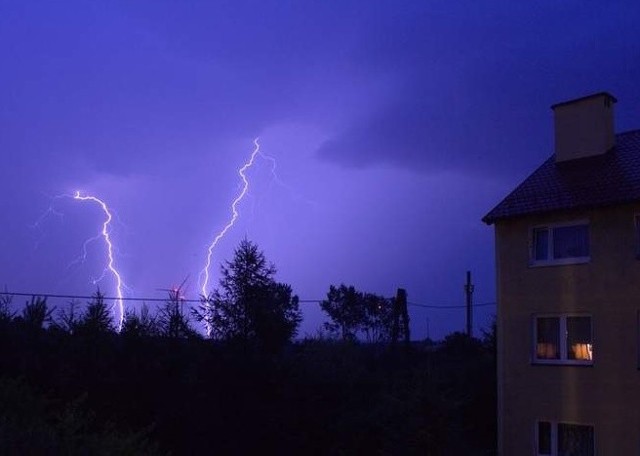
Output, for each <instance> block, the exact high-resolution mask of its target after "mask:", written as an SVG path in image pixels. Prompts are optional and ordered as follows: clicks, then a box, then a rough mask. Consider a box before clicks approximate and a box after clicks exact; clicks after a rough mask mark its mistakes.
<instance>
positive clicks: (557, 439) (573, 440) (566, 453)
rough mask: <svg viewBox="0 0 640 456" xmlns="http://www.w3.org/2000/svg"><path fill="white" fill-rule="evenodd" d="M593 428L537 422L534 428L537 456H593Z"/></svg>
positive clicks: (581, 425) (582, 425)
mask: <svg viewBox="0 0 640 456" xmlns="http://www.w3.org/2000/svg"><path fill="white" fill-rule="evenodd" d="M594 436H595V432H594V428H593V426H588V425H584V424H570V423H553V422H550V421H539V422H538V423H537V426H536V446H537V448H536V454H537V455H538V456H593V455H594V454H595V440H594Z"/></svg>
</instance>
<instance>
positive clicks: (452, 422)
mask: <svg viewBox="0 0 640 456" xmlns="http://www.w3.org/2000/svg"><path fill="white" fill-rule="evenodd" d="M299 304H300V302H299V300H298V298H297V297H296V296H295V295H294V294H293V292H292V290H291V287H289V286H288V285H287V284H283V283H279V282H277V281H276V280H275V268H274V267H273V265H271V264H270V263H269V262H268V261H267V260H266V259H265V257H264V255H263V254H262V252H261V251H260V250H259V249H258V248H257V246H256V245H255V244H253V243H251V242H249V241H243V242H242V243H241V244H240V245H239V247H238V249H237V250H236V251H235V253H234V257H233V258H232V259H231V261H229V262H225V264H224V265H223V267H222V278H221V280H220V286H219V287H218V288H217V289H216V290H215V291H214V292H213V293H212V294H211V295H210V296H209V297H207V300H206V301H205V300H203V301H202V302H200V304H199V305H198V306H195V307H194V308H188V307H187V305H186V303H185V302H184V301H183V300H182V299H181V290H179V289H178V290H173V291H171V292H170V294H169V298H168V299H167V301H166V303H164V304H163V305H162V306H160V308H159V309H158V311H157V312H151V311H150V310H149V308H148V307H147V306H142V308H141V309H140V310H139V311H137V312H133V311H131V312H128V313H127V314H126V316H125V319H124V324H123V326H122V329H121V331H120V333H119V334H118V333H117V332H116V330H115V328H114V325H113V322H112V318H111V312H110V310H111V309H110V306H109V303H107V302H106V301H105V299H104V296H103V295H102V294H101V293H100V292H96V294H95V295H94V296H93V299H91V300H90V302H89V303H86V304H85V305H80V304H79V303H69V304H68V305H66V306H64V307H62V308H59V309H55V308H52V307H50V306H49V305H48V303H47V301H46V299H44V298H42V297H33V298H31V299H30V300H29V301H27V302H26V304H25V306H24V307H23V308H22V309H21V310H20V311H17V310H15V309H14V307H13V304H12V302H11V299H10V297H9V296H6V295H5V296H3V297H2V298H1V299H0V454H69V455H76V454H78V455H82V454H104V455H111V454H125V455H126V454H130V455H134V454H135V455H138V454H140V455H145V454H211V453H214V454H223V455H241V454H265V453H266V454H318V455H338V454H409V455H410V454H421V455H432V456H439V455H453V456H455V455H469V454H477V455H490V454H495V332H494V331H489V332H488V333H487V334H486V335H485V337H483V339H482V340H479V339H474V338H470V337H468V336H466V335H464V334H459V333H455V334H452V335H450V336H449V337H447V338H446V339H445V340H443V341H441V342H440V343H438V344H434V343H431V342H428V341H427V342H423V343H413V344H410V345H407V346H403V347H401V348H399V347H395V348H394V347H392V346H391V347H390V346H388V344H387V342H390V341H391V340H392V339H393V332H394V315H393V308H394V304H395V303H394V301H393V300H391V299H386V298H383V297H380V296H375V295H372V294H368V293H364V292H360V291H358V290H356V289H355V288H354V287H350V286H346V285H338V286H332V287H330V288H329V292H328V293H327V297H326V299H325V300H323V302H322V303H321V307H322V308H323V310H324V311H325V312H326V314H327V316H328V321H327V323H326V325H324V326H323V331H322V332H321V334H318V336H316V337H306V338H303V339H300V338H298V339H295V340H294V338H295V337H296V335H297V331H298V327H299V324H300V321H301V312H300V308H299ZM197 323H203V324H207V325H210V328H211V332H210V335H211V337H210V338H204V337H203V336H202V335H201V333H200V332H198V331H196V330H195V329H194V325H195V324H197ZM361 341H369V342H373V343H360V342H361Z"/></svg>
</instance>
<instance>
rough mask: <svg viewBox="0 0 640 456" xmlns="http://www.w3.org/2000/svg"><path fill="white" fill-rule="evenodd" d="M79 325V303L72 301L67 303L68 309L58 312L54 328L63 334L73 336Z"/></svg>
mask: <svg viewBox="0 0 640 456" xmlns="http://www.w3.org/2000/svg"><path fill="white" fill-rule="evenodd" d="M79 323H80V316H79V315H78V302H77V301H70V302H68V303H67V306H66V308H63V309H60V310H59V311H58V316H57V318H55V319H54V322H53V327H54V328H55V329H57V330H60V331H62V332H66V333H68V334H73V333H74V332H75V331H76V328H77V327H78V324H79Z"/></svg>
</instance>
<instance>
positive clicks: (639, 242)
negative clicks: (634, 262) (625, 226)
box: [633, 212, 640, 260]
mask: <svg viewBox="0 0 640 456" xmlns="http://www.w3.org/2000/svg"><path fill="white" fill-rule="evenodd" d="M633 237H634V241H635V246H636V252H635V253H636V259H638V260H640V212H636V213H634V214H633Z"/></svg>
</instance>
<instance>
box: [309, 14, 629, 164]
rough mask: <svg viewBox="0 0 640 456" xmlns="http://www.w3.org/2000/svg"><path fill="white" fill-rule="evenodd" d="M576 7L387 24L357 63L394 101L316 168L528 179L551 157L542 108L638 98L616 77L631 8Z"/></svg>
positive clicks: (348, 126) (336, 140) (416, 17)
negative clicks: (609, 97) (598, 94)
mask: <svg viewBox="0 0 640 456" xmlns="http://www.w3.org/2000/svg"><path fill="white" fill-rule="evenodd" d="M578 6H579V5H578V3H577V2H567V3H566V4H564V5H561V6H559V5H557V4H551V3H540V4H538V5H537V6H536V7H535V8H527V9H523V8H520V7H514V5H513V4H512V2H509V3H505V2H495V4H494V5H493V7H492V9H491V10H490V11H489V10H486V9H484V8H483V7H478V6H477V3H474V4H471V3H468V2H467V3H465V2H463V3H456V4H455V5H454V4H451V5H449V6H446V7H443V6H442V5H440V8H432V5H431V4H430V5H425V6H424V8H422V9H421V10H420V11H417V12H416V11H411V12H410V14H406V15H405V14H399V15H398V14H396V15H393V16H390V17H389V18H388V20H387V21H382V22H381V23H380V24H378V26H377V28H376V30H375V32H376V34H375V35H374V36H373V37H371V39H367V40H365V43H366V44H363V46H362V48H360V49H359V51H357V52H356V57H355V58H356V61H357V62H359V64H360V65H362V66H363V67H364V68H367V69H368V71H370V72H371V74H372V77H380V78H388V79H389V80H391V81H392V84H393V89H391V90H389V91H388V92H386V93H385V92H383V93H382V94H381V95H380V97H379V103H378V105H377V106H375V107H374V108H373V109H372V110H371V111H370V112H369V113H367V114H364V115H357V116H353V117H352V118H351V119H350V120H349V121H347V122H346V123H345V124H344V125H343V127H342V129H341V130H340V131H339V132H338V133H336V134H335V135H334V136H333V137H331V138H329V139H328V140H327V141H326V142H325V143H324V144H323V145H322V146H321V147H320V149H319V150H318V154H319V156H320V157H321V158H323V159H326V160H330V161H333V162H336V163H339V164H341V165H343V166H346V167H360V168H362V167H367V166H373V165H380V164H385V165H391V166H399V167H404V168H410V169H414V170H418V171H426V172H428V171H442V170H451V169H457V170H464V171H473V172H480V173H496V172H498V173H509V172H513V171H514V170H515V171H522V170H524V169H528V168H530V167H531V166H532V164H533V162H532V161H530V160H531V159H530V158H529V157H531V158H533V159H534V160H540V158H541V157H545V156H547V155H549V154H550V153H551V152H552V150H551V148H550V145H551V135H552V131H551V129H550V125H551V111H550V110H549V106H550V105H551V104H552V103H554V102H557V101H561V100H565V99H569V98H572V97H577V96H582V95H584V94H586V93H589V92H595V91H600V90H610V91H612V92H613V93H614V94H615V92H616V89H620V90H621V91H622V92H624V93H625V94H626V95H627V96H628V97H629V98H630V100H629V101H631V102H632V101H633V100H634V99H638V96H639V95H640V90H639V89H638V88H637V87H636V88H633V87H631V86H630V84H629V81H630V80H629V79H628V78H627V77H626V76H625V77H621V74H620V73H621V72H622V71H624V73H625V74H626V75H628V74H636V75H640V32H639V31H638V30H639V29H638V28H637V19H638V18H639V17H640V7H639V6H638V5H637V3H635V2H625V3H617V4H615V5H613V4H611V5H592V8H591V9H589V8H582V6H584V5H583V4H580V6H581V8H580V9H579V10H576V8H577V7H578ZM463 8H468V10H467V11H464V10H463ZM594 69H595V71H594ZM626 112H628V111H626ZM623 121H624V119H623ZM525 138H526V139H525ZM518 157H522V158H524V160H521V159H519V158H518Z"/></svg>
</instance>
